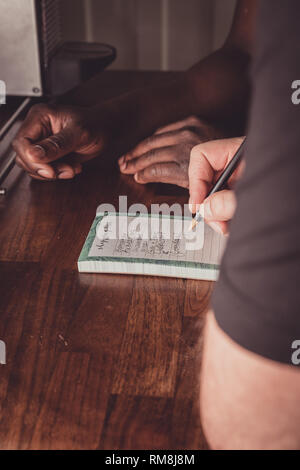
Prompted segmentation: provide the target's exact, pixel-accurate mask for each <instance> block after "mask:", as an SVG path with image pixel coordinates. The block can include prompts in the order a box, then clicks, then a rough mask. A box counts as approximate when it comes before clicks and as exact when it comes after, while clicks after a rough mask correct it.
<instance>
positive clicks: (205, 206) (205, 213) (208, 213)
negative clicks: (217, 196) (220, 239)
mask: <svg viewBox="0 0 300 470" xmlns="http://www.w3.org/2000/svg"><path fill="white" fill-rule="evenodd" d="M201 205H202V206H203V209H202V211H203V215H202V214H201V215H202V217H204V218H205V219H212V218H213V215H212V211H211V207H210V200H209V199H207V200H206V201H204V203H203V204H201Z"/></svg>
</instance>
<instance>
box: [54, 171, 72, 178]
mask: <svg viewBox="0 0 300 470" xmlns="http://www.w3.org/2000/svg"><path fill="white" fill-rule="evenodd" d="M73 176H74V173H73V172H72V171H67V170H65V171H61V172H60V173H58V178H59V179H61V180H67V179H70V178H73Z"/></svg>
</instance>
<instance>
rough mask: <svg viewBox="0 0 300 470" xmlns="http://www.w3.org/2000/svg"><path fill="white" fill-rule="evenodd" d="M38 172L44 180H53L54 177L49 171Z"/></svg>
mask: <svg viewBox="0 0 300 470" xmlns="http://www.w3.org/2000/svg"><path fill="white" fill-rule="evenodd" d="M36 172H37V174H38V175H39V176H41V177H42V178H53V176H52V175H51V174H50V172H49V171H47V170H42V169H41V170H37V171H36Z"/></svg>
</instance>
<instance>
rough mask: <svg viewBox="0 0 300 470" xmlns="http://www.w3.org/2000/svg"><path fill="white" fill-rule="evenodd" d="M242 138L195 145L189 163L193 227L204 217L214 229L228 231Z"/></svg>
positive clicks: (234, 202)
mask: <svg viewBox="0 0 300 470" xmlns="http://www.w3.org/2000/svg"><path fill="white" fill-rule="evenodd" d="M244 146H245V138H244V137H243V138H232V139H224V140H215V141H211V142H206V143H204V144H200V145H197V146H196V147H194V148H193V150H192V152H191V159H190V166H189V189H190V200H189V203H190V206H191V209H192V212H193V213H195V212H197V213H196V216H195V218H194V219H193V222H192V224H191V229H193V228H194V227H195V226H196V225H197V223H198V222H199V221H200V220H201V219H202V218H204V219H205V221H206V222H207V223H208V224H209V225H210V226H211V227H212V228H213V229H214V230H216V231H217V232H220V233H223V234H226V233H227V232H228V224H227V222H228V221H229V220H230V219H231V218H232V217H233V215H234V212H235V208H236V201H235V195H234V192H233V191H232V190H229V189H224V188H225V187H226V185H227V184H229V186H230V184H232V182H234V180H236V179H237V178H238V177H239V176H240V174H241V170H242V165H240V161H241V157H242V155H243V150H244Z"/></svg>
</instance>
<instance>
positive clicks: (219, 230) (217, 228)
mask: <svg viewBox="0 0 300 470" xmlns="http://www.w3.org/2000/svg"><path fill="white" fill-rule="evenodd" d="M209 226H210V227H211V228H212V229H213V230H214V231H215V232H217V233H220V234H221V235H223V230H222V228H221V226H220V225H219V224H218V222H209Z"/></svg>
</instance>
